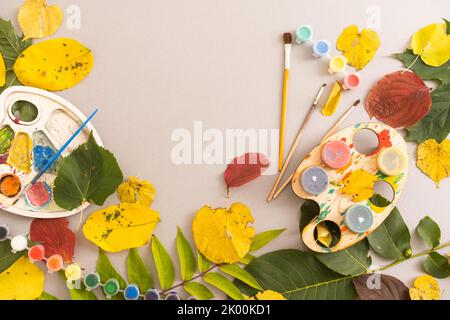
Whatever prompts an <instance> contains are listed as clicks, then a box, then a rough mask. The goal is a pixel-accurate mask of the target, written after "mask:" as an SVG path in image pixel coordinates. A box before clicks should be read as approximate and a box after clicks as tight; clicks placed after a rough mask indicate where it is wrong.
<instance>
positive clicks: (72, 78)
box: [14, 38, 94, 91]
mask: <svg viewBox="0 0 450 320" xmlns="http://www.w3.org/2000/svg"><path fill="white" fill-rule="evenodd" d="M93 66H94V56H93V55H92V52H91V50H89V49H88V48H86V47H85V46H84V45H82V44H81V43H79V42H78V41H76V40H73V39H68V38H58V39H52V40H47V41H43V42H39V43H36V44H34V45H32V46H30V47H28V48H27V49H26V50H25V51H24V52H22V53H21V54H20V55H19V57H18V58H17V60H16V63H15V64H14V73H15V74H16V76H17V79H18V80H19V81H20V82H21V83H22V84H24V85H26V86H32V87H36V88H41V89H44V90H49V91H59V90H65V89H69V88H71V87H73V86H75V85H76V84H77V83H79V82H80V81H81V80H83V79H84V78H85V77H86V76H87V75H88V74H89V73H90V72H91V70H92V67H93Z"/></svg>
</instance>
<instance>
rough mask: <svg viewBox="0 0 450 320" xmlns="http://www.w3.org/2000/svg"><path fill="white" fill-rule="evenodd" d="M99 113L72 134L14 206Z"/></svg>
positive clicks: (22, 192) (93, 114)
mask: <svg viewBox="0 0 450 320" xmlns="http://www.w3.org/2000/svg"><path fill="white" fill-rule="evenodd" d="M97 112H98V109H95V110H94V112H92V113H91V115H90V116H89V117H88V118H87V119H86V121H84V122H83V124H82V125H81V126H80V127H79V128H78V129H77V131H75V132H74V133H73V134H72V136H71V137H70V138H69V139H68V140H67V141H66V143H64V144H63V146H62V147H61V148H60V149H59V150H58V152H56V153H55V155H54V156H53V157H52V158H51V159H50V160H49V161H48V162H47V164H46V165H45V166H44V168H42V169H41V171H39V172H38V173H37V174H36V176H35V177H34V178H33V180H31V182H30V183H29V184H28V185H26V186H25V187H24V188H23V189H22V191H21V192H20V194H19V196H18V197H17V199H16V200H15V201H14V202H13V204H12V205H15V204H16V203H17V202H18V201H19V200H20V199H21V198H22V197H23V195H24V194H25V192H26V191H27V190H28V188H29V187H30V186H32V185H33V184H35V183H36V182H37V181H38V180H39V179H40V178H41V177H42V175H43V174H44V173H45V172H47V170H48V169H50V167H51V166H52V165H53V164H54V163H55V161H56V160H58V158H59V157H60V156H61V154H62V153H63V152H64V150H66V149H67V147H68V146H69V144H70V143H71V142H72V141H73V139H75V138H76V137H77V136H78V135H79V134H80V132H81V131H82V130H83V129H84V127H86V125H87V124H88V123H89V121H91V119H92V118H93V117H94V116H95V114H96V113H97Z"/></svg>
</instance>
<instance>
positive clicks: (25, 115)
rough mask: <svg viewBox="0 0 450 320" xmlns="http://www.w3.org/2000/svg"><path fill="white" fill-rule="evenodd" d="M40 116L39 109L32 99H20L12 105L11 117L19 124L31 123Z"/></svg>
mask: <svg viewBox="0 0 450 320" xmlns="http://www.w3.org/2000/svg"><path fill="white" fill-rule="evenodd" d="M38 116H39V109H38V107H36V105H34V104H33V103H31V102H30V101H25V100H18V101H16V102H14V103H13V104H12V106H11V110H10V117H11V119H12V120H13V121H14V122H16V123H19V124H31V123H33V122H34V121H35V120H36V119H37V118H38Z"/></svg>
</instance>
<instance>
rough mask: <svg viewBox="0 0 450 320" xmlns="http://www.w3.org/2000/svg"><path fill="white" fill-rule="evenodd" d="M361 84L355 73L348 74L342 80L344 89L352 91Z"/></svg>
mask: <svg viewBox="0 0 450 320" xmlns="http://www.w3.org/2000/svg"><path fill="white" fill-rule="evenodd" d="M360 84H361V78H360V77H359V75H358V74H356V73H350V74H348V75H347V76H346V77H345V79H344V89H347V90H348V89H350V90H354V89H357V88H358V87H359V85H360Z"/></svg>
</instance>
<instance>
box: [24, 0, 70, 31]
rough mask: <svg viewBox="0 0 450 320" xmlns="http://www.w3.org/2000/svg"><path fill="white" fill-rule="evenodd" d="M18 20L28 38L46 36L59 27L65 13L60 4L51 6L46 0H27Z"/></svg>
mask: <svg viewBox="0 0 450 320" xmlns="http://www.w3.org/2000/svg"><path fill="white" fill-rule="evenodd" d="M17 20H18V21H19V25H20V28H21V29H22V31H23V33H24V35H25V37H26V39H29V38H45V37H48V36H50V35H52V34H54V33H55V32H56V31H57V30H58V29H59V27H60V26H61V24H62V22H63V13H62V10H61V8H60V7H59V6H58V5H53V6H49V5H48V4H47V1H46V0H25V3H24V4H23V5H22V6H21V7H20V9H19V14H18V15H17Z"/></svg>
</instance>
